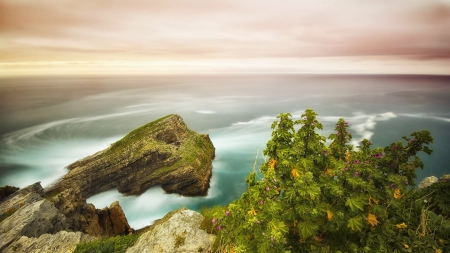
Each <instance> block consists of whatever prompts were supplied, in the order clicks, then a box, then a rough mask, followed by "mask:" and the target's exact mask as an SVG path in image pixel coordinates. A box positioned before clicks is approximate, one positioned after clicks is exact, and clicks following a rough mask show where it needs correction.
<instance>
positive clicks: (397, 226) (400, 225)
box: [395, 222, 408, 229]
mask: <svg viewBox="0 0 450 253" xmlns="http://www.w3.org/2000/svg"><path fill="white" fill-rule="evenodd" d="M395 227H396V228H398V229H402V228H407V227H408V226H407V225H406V224H405V223H404V222H403V223H399V224H397V225H395Z"/></svg>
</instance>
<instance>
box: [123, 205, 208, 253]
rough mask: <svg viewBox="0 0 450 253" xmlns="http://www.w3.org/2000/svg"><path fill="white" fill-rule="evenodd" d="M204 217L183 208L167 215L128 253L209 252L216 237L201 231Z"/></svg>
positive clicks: (141, 237)
mask: <svg viewBox="0 0 450 253" xmlns="http://www.w3.org/2000/svg"><path fill="white" fill-rule="evenodd" d="M202 221H203V216H202V215H201V214H199V213H197V212H194V211H191V210H188V209H186V208H182V209H179V210H176V211H173V212H170V213H169V214H167V215H166V216H165V217H164V218H163V219H162V220H160V221H158V222H157V223H155V224H154V225H153V226H152V227H150V230H149V231H147V232H145V233H144V234H142V235H141V236H140V237H139V239H138V240H137V242H136V243H135V245H134V246H133V247H131V248H129V249H128V250H127V251H126V252H127V253H145V252H162V253H164V252H167V253H169V252H186V253H189V252H196V253H198V252H209V251H210V250H211V245H212V243H213V241H214V235H210V234H208V233H206V232H205V231H204V230H202V229H200V224H201V222H202Z"/></svg>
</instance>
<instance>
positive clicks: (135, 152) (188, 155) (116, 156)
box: [103, 114, 215, 179]
mask: <svg viewBox="0 0 450 253" xmlns="http://www.w3.org/2000/svg"><path fill="white" fill-rule="evenodd" d="M170 117H174V115H173V114H171V115H168V116H165V117H163V118H160V119H158V120H155V121H153V122H150V123H148V124H146V125H143V126H141V127H139V128H137V129H135V130H133V131H131V132H130V133H129V134H127V135H126V136H125V137H123V138H122V139H120V140H119V141H117V142H115V143H114V144H112V145H111V147H109V148H108V149H107V150H106V151H105V153H104V154H103V157H104V158H103V159H105V160H106V161H108V162H109V163H111V164H117V163H120V162H123V161H124V160H127V162H133V161H134V160H136V159H138V158H141V157H142V154H143V153H144V152H149V151H150V152H151V151H157V152H166V153H168V154H171V155H169V156H170V157H179V158H180V159H178V160H177V161H175V162H174V163H173V164H172V165H169V166H166V167H162V168H158V170H156V171H155V172H154V173H152V174H151V175H148V176H149V179H154V178H158V177H160V176H161V175H165V174H167V173H170V172H172V171H174V170H176V169H177V168H180V167H186V166H192V167H194V168H198V169H199V170H203V169H206V168H207V166H203V165H206V164H207V163H208V161H209V160H210V157H211V156H213V154H214V151H215V149H214V146H213V145H209V144H208V142H207V141H205V139H204V136H203V135H200V134H197V133H196V132H194V131H192V130H190V129H189V128H187V126H186V125H185V124H184V123H177V124H183V125H182V127H184V128H185V131H187V132H188V134H187V136H188V139H186V140H185V141H184V142H183V143H182V145H181V146H179V147H178V148H177V147H175V146H174V145H171V144H167V143H165V142H163V141H160V140H157V139H155V133H158V132H160V131H161V129H162V128H165V127H166V126H165V124H160V123H161V122H162V121H164V120H166V119H167V118H170ZM174 154H176V155H174ZM196 163H200V166H197V165H196ZM199 172H200V173H202V172H203V171H199Z"/></svg>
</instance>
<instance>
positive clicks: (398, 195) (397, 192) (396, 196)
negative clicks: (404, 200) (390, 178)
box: [394, 188, 402, 199]
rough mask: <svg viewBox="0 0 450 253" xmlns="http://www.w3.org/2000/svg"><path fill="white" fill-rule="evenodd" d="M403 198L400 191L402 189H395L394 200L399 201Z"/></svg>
mask: <svg viewBox="0 0 450 253" xmlns="http://www.w3.org/2000/svg"><path fill="white" fill-rule="evenodd" d="M401 197H402V192H401V191H400V189H398V188H397V189H395V191H394V198H396V199H399V198H401Z"/></svg>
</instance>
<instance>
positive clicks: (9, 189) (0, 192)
mask: <svg viewBox="0 0 450 253" xmlns="http://www.w3.org/2000/svg"><path fill="white" fill-rule="evenodd" d="M18 190H19V188H18V187H15V186H9V185H5V186H2V187H0V200H2V199H3V198H6V197H8V196H9V195H11V194H13V193H14V192H16V191H18Z"/></svg>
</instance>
